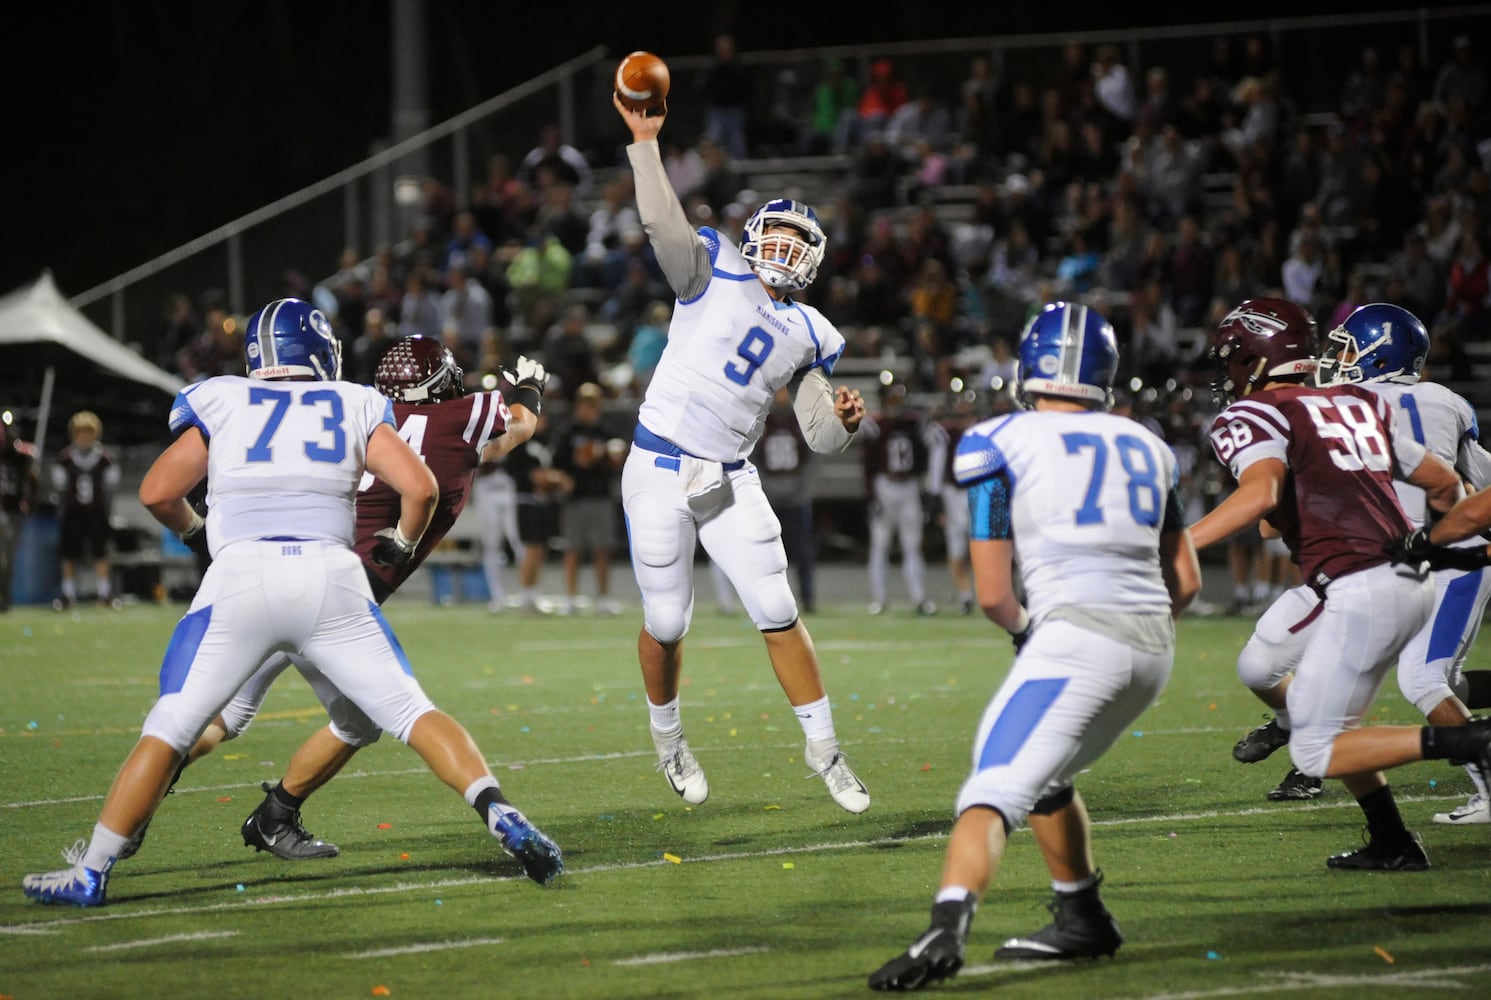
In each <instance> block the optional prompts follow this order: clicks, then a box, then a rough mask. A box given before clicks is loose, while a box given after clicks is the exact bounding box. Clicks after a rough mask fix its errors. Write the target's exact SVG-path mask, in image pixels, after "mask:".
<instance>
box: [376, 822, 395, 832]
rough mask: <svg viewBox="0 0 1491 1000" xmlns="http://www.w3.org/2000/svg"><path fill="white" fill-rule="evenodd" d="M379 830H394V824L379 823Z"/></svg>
mask: <svg viewBox="0 0 1491 1000" xmlns="http://www.w3.org/2000/svg"><path fill="white" fill-rule="evenodd" d="M378 829H380V830H392V829H393V824H392V823H379V824H378Z"/></svg>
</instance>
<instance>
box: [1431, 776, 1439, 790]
mask: <svg viewBox="0 0 1491 1000" xmlns="http://www.w3.org/2000/svg"><path fill="white" fill-rule="evenodd" d="M1438 785H1439V782H1437V781H1435V780H1434V779H1433V778H1430V779H1429V787H1430V788H1435V787H1437V786H1438Z"/></svg>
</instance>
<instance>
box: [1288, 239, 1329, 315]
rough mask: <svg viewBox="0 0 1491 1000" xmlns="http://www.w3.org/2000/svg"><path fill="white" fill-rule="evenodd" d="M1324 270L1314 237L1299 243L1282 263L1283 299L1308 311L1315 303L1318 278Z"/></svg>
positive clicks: (1323, 261) (1318, 244)
mask: <svg viewBox="0 0 1491 1000" xmlns="http://www.w3.org/2000/svg"><path fill="white" fill-rule="evenodd" d="M1324 270H1325V260H1324V258H1323V256H1322V255H1321V253H1320V243H1319V242H1318V241H1317V240H1316V238H1315V237H1314V236H1306V237H1305V238H1304V239H1302V240H1300V241H1299V247H1298V248H1297V249H1296V250H1295V251H1294V253H1293V254H1291V255H1290V256H1289V259H1288V260H1286V261H1284V268H1283V271H1282V273H1281V277H1282V279H1283V282H1284V297H1285V298H1287V299H1289V300H1290V301H1291V302H1294V303H1297V304H1298V305H1302V306H1304V307H1305V308H1306V309H1309V308H1310V307H1311V305H1312V303H1314V301H1315V293H1316V290H1317V289H1318V288H1319V287H1320V276H1321V273H1322V272H1323V271H1324Z"/></svg>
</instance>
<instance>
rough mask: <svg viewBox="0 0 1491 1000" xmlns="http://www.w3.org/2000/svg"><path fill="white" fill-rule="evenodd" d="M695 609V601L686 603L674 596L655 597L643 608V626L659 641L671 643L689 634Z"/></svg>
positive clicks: (666, 643)
mask: <svg viewBox="0 0 1491 1000" xmlns="http://www.w3.org/2000/svg"><path fill="white" fill-rule="evenodd" d="M693 610H694V605H693V601H690V602H689V603H688V604H684V603H683V602H682V601H680V600H679V599H678V598H676V597H672V596H669V597H653V598H652V599H651V600H649V601H647V603H646V606H645V608H644V610H643V614H642V627H643V628H645V629H647V634H648V635H650V636H652V637H653V638H654V639H656V640H657V641H658V642H661V643H662V644H663V645H665V646H666V645H671V644H672V643H675V642H677V641H679V640H680V639H682V638H683V637H684V636H685V635H687V634H688V631H689V619H690V618H692V617H693Z"/></svg>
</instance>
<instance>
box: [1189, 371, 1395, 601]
mask: <svg viewBox="0 0 1491 1000" xmlns="http://www.w3.org/2000/svg"><path fill="white" fill-rule="evenodd" d="M1211 445H1212V448H1213V449H1214V450H1215V451H1216V454H1217V458H1219V459H1221V461H1222V463H1223V464H1224V465H1226V466H1227V467H1228V468H1229V469H1230V470H1231V471H1232V474H1233V475H1234V476H1239V477H1240V476H1241V475H1242V473H1243V470H1244V469H1246V468H1247V467H1248V466H1250V465H1252V464H1253V463H1254V462H1256V461H1258V460H1260V459H1266V458H1275V459H1278V460H1280V461H1282V462H1283V463H1284V464H1285V466H1286V467H1287V468H1288V478H1287V480H1286V482H1285V484H1284V490H1283V491H1282V495H1281V496H1280V499H1279V506H1278V507H1277V508H1275V509H1274V511H1273V512H1272V513H1271V514H1269V515H1268V520H1269V522H1270V523H1271V524H1273V526H1274V527H1276V528H1278V529H1279V531H1280V533H1281V534H1282V535H1283V539H1284V543H1285V544H1286V545H1288V546H1289V552H1290V554H1291V555H1293V556H1294V559H1295V561H1296V562H1297V563H1299V566H1300V570H1301V572H1303V574H1304V579H1305V582H1306V583H1308V584H1310V585H1311V586H1313V587H1315V588H1316V589H1317V590H1323V589H1324V587H1325V585H1326V584H1327V583H1329V582H1330V581H1331V580H1334V579H1337V578H1339V577H1341V576H1344V575H1346V574H1347V573H1353V572H1355V571H1357V570H1361V569H1366V568H1368V567H1370V566H1376V565H1379V564H1381V563H1385V562H1387V561H1388V557H1387V555H1386V554H1385V553H1384V551H1383V550H1384V548H1385V546H1386V545H1387V543H1388V542H1390V541H1391V540H1393V539H1395V538H1400V537H1402V536H1403V535H1404V534H1405V533H1406V532H1407V531H1408V530H1409V529H1410V527H1411V525H1410V524H1409V523H1408V518H1407V517H1406V516H1405V515H1404V513H1403V508H1402V506H1401V505H1400V504H1399V503H1398V495H1397V493H1396V492H1395V491H1394V490H1393V479H1394V477H1395V475H1396V476H1398V477H1399V478H1401V477H1403V476H1407V475H1408V474H1410V473H1411V472H1412V471H1413V470H1414V469H1416V468H1418V465H1419V463H1420V462H1422V461H1423V459H1424V449H1423V446H1422V445H1420V444H1417V443H1416V442H1415V441H1413V439H1412V438H1411V437H1407V436H1405V435H1398V436H1394V434H1393V420H1392V409H1391V407H1390V406H1389V404H1388V403H1387V401H1386V400H1385V399H1384V398H1383V397H1381V396H1378V395H1376V394H1375V393H1373V392H1370V391H1369V390H1367V389H1364V388H1362V387H1360V386H1355V385H1343V386H1335V387H1332V388H1329V389H1317V388H1315V387H1313V386H1288V387H1285V388H1280V389H1265V390H1260V391H1258V392H1254V393H1251V394H1249V395H1248V396H1246V397H1244V398H1242V399H1239V400H1236V401H1235V402H1233V403H1232V404H1231V405H1230V406H1228V407H1227V408H1226V409H1225V410H1223V411H1222V412H1221V413H1220V414H1218V415H1217V418H1216V420H1215V421H1214V422H1213V423H1212V429H1211Z"/></svg>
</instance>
